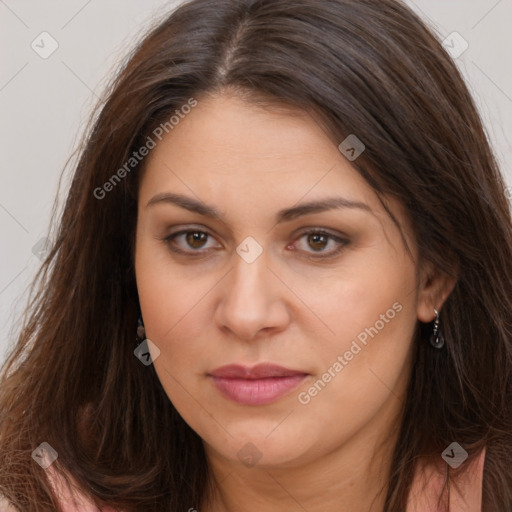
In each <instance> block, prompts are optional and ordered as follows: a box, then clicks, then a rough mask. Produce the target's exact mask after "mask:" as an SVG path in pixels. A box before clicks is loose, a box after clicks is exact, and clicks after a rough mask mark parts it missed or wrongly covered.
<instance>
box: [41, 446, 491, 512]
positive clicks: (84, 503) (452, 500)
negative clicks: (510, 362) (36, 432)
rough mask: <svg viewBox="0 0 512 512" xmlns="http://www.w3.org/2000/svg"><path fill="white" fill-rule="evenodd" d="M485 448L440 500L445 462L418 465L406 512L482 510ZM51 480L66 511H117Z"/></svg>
mask: <svg viewBox="0 0 512 512" xmlns="http://www.w3.org/2000/svg"><path fill="white" fill-rule="evenodd" d="M484 461H485V449H484V450H482V453H481V454H480V455H479V456H478V458H477V459H475V461H474V462H473V463H472V464H471V466H469V467H468V468H467V470H466V472H465V473H464V475H463V476H462V477H461V482H460V493H459V492H457V490H456V489H455V488H453V486H451V488H450V492H449V496H448V493H446V492H445V493H444V494H443V498H442V499H441V501H440V503H438V500H439V496H441V489H442V488H443V483H444V479H445V472H446V464H445V463H444V462H443V461H442V460H441V461H440V463H439V464H438V465H437V466H435V467H434V466H428V467H425V466H424V465H418V466H417V467H416V470H415V473H414V479H413V483H412V488H411V491H410V494H409V499H408V501H407V509H406V511H405V512H448V511H449V512H482V479H483V471H484ZM46 471H47V472H48V475H49V481H50V484H51V485H52V487H53V489H54V491H55V493H56V495H57V496H60V500H61V507H62V510H63V512H115V510H114V509H113V508H112V507H104V508H103V509H102V510H99V509H98V508H97V507H95V506H94V505H93V504H91V503H90V502H89V501H88V500H86V499H85V498H84V497H83V495H82V494H76V495H75V498H74V499H73V496H72V493H71V492H70V490H69V488H65V487H64V486H65V483H63V482H62V480H61V477H59V476H58V475H57V473H56V472H55V471H54V470H53V468H52V467H51V466H50V467H48V468H47V469H46Z"/></svg>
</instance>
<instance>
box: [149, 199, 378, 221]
mask: <svg viewBox="0 0 512 512" xmlns="http://www.w3.org/2000/svg"><path fill="white" fill-rule="evenodd" d="M162 203H164V204H165V203H168V204H174V205H176V206H180V207H181V208H184V209H186V210H189V211H191V212H195V213H198V214H199V215H203V216H205V217H211V218H214V219H217V220H219V221H222V220H223V215H222V213H221V212H220V211H219V210H218V209H217V208H215V207H214V206H210V205H207V204H205V203H203V202H202V201H198V200H197V199H194V198H192V197H188V196H185V195H182V194H173V193H171V192H163V193H161V194H157V195H156V196H153V197H152V198H151V199H150V200H149V201H148V203H147V204H146V208H148V207H149V206H153V205H155V204H162ZM342 208H357V209H360V210H363V211H367V212H369V213H373V212H372V209H371V208H370V207H369V206H368V205H367V204H366V203H362V202H360V201H353V200H351V199H346V198H344V197H329V198H326V199H320V200H316V201H310V202H308V203H302V204H300V205H298V206H293V207H291V208H285V209H283V210H279V211H278V212H277V215H276V223H277V224H280V223H282V222H289V221H291V220H294V219H296V218H298V217H301V216H303V215H310V214H314V213H321V212H324V211H328V210H339V209H342Z"/></svg>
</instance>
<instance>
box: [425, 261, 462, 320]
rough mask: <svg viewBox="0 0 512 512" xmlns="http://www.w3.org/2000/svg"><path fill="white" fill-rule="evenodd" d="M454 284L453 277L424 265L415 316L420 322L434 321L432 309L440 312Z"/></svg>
mask: <svg viewBox="0 0 512 512" xmlns="http://www.w3.org/2000/svg"><path fill="white" fill-rule="evenodd" d="M456 282H457V278H456V277H455V276H450V275H448V274H446V273H445V272H443V271H441V270H439V269H438V268H437V267H435V266H434V265H433V264H432V263H426V264H425V265H424V267H423V268H422V270H421V272H420V283H419V290H418V304H417V315H418V320H419V321H420V322H424V323H427V322H432V321H433V320H434V318H435V317H436V314H435V312H434V308H435V309H437V311H441V309H442V307H443V304H444V303H445V301H446V299H447V298H448V297H449V296H450V293H452V291H453V288H454V287H455V284H456Z"/></svg>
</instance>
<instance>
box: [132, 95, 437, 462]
mask: <svg viewBox="0 0 512 512" xmlns="http://www.w3.org/2000/svg"><path fill="white" fill-rule="evenodd" d="M355 135H356V136H357V134H355ZM340 142H341V141H340ZM364 143H365V144H367V145H370V144H371V141H364ZM148 158H149V160H148V162H147V164H148V165H147V168H146V171H145V174H144V176H143V179H142V181H141V186H140V191H139V205H138V222H137V238H136V255H135V259H136V276H137V286H138V293H139V299H140V304H141V309H142V316H143V319H144V324H145V327H146V335H147V337H148V339H149V340H151V342H152V343H153V344H154V345H156V347H158V350H159V355H158V356H157V357H155V359H154V366H155V370H156V372H157V374H158V377H159V379H160V381H161V383H162V385H163V388H164V389H165V391H166V393H167V395H168V397H169V399H170V400H171V401H172V403H173V404H174V406H175V407H176V409H177V410H178V411H179V413H180V414H181V415H182V417H183V418H184V419H185V421H186V422H187V423H188V424H189V425H190V426H191V427H192V428H193V429H194V430H195V431H196V432H197V433H198V434H199V435H200V436H201V438H202V439H203V440H204V441H205V448H206V450H207V453H208V454H209V455H211V456H217V457H221V458H223V460H228V461H231V462H238V463H240V464H242V463H243V464H245V465H246V466H250V465H252V464H255V463H257V464H259V465H263V466H265V465H269V466H276V465H281V466H282V467H285V466H288V467H291V466H293V465H299V464H303V463H304V462H307V461H312V460H315V459H317V458H318V457H322V456H325V455H327V454H329V453H331V452H332V451H333V450H336V449H338V448H339V447H341V446H343V445H344V444H345V443H347V442H348V441H349V440H350V439H352V438H353V437H354V435H355V434H356V433H357V434H362V433H364V432H366V433H367V435H368V436H372V439H373V441H372V442H377V440H378V438H379V436H382V437H383V438H384V436H385V434H386V435H387V431H386V429H389V428H391V426H390V425H391V421H392V420H393V418H396V417H397V415H398V414H399V411H400V408H401V407H402V404H403V396H404V392H405V388H406V385H407V380H408V377H409V374H410V361H411V354H412V339H413V335H414V332H415V328H416V325H417V320H418V318H419V319H421V320H423V321H429V320H431V319H432V317H433V315H434V313H433V309H432V303H431V302H430V299H431V297H430V296H429V290H428V289H427V288H425V287H423V286H422V285H420V282H419V278H418V276H419V275H420V274H419V273H418V269H417V267H416V265H415V263H414V261H413V260H412V259H411V254H410V253H408V252H407V250H406V248H405V245H404V241H403V239H402V237H401V234H400V231H399V230H398V228H397V226H396V225H395V224H394V223H393V221H392V220H391V218H390V217H389V215H388V213H386V211H385V209H384V208H383V205H382V204H381V202H380V201H379V199H378V198H377V196H376V195H375V193H374V192H373V190H372V189H371V187H370V186H369V185H368V184H367V183H366V182H365V181H364V180H363V179H362V178H361V177H360V175H359V174H358V173H357V172H356V171H355V170H354V168H353V167H352V166H351V163H350V161H349V160H348V159H347V158H346V157H345V156H344V155H343V154H342V153H341V152H340V150H339V149H338V148H337V146H336V145H335V144H333V143H332V141H331V140H330V139H329V138H328V137H327V136H326V134H325V133H324V132H323V131H322V129H320V127H319V126H318V125H317V124H316V123H315V122H314V121H313V119H312V118H311V117H308V116H306V115H301V114H300V113H299V112H296V113H295V115H289V114H285V113H283V111H277V110H276V111H274V112H270V111H268V110H262V109H259V108H258V107H255V106H251V105H249V104H247V103H244V102H243V101H242V100H240V99H237V98H234V97H230V96H216V97H213V98H209V99H205V100H201V101H199V103H198V105H197V106H196V107H195V108H193V109H192V110H191V112H190V113H189V114H187V115H186V116H184V117H183V118H182V119H180V121H179V123H178V124H176V125H175V126H174V128H173V129H172V131H169V133H168V134H167V135H166V136H165V137H164V138H163V139H162V141H161V142H160V143H159V144H158V145H157V147H156V148H154V149H152V151H151V153H150V155H149V157H148ZM328 201H330V202H331V205H330V206H329V205H327V206H322V207H319V206H315V204H317V203H323V202H328ZM334 204H336V206H333V205H334ZM388 207H389V208H390V209H391V211H392V212H393V213H394V215H395V216H396V217H397V219H398V220H399V221H400V223H401V224H402V229H403V231H404V234H405V237H406V240H407V241H408V244H409V247H410V248H411V250H412V256H413V257H414V258H415V256H416V250H415V243H414V240H413V237H412V236H411V230H410V227H409V226H408V222H407V219H406V217H405V215H404V212H403V210H402V208H401V207H400V206H399V205H398V204H396V203H395V202H393V201H388ZM213 211H215V212H216V215H215V216H214V215H213V214H212V212H213ZM311 230H313V231H319V232H320V233H319V234H315V233H314V232H313V234H307V232H308V231H311ZM153 354H154V355H155V356H156V355H157V354H158V352H157V351H153ZM141 364H142V363H141ZM231 365H236V366H237V367H235V368H223V367H226V366H231ZM256 365H261V366H259V368H256V369H254V367H255V366H256ZM265 365H267V366H265ZM268 365H272V366H268ZM278 367H280V368H278ZM283 368H284V369H283ZM372 433H373V434H372Z"/></svg>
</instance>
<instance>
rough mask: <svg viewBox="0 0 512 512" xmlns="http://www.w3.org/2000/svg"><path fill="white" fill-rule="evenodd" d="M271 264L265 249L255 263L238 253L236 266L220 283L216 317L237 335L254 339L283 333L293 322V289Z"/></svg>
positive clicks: (245, 338) (234, 259)
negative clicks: (290, 296) (288, 300)
mask: <svg viewBox="0 0 512 512" xmlns="http://www.w3.org/2000/svg"><path fill="white" fill-rule="evenodd" d="M268 263H269V262H268V259H267V257H266V253H265V251H264V252H263V253H262V254H261V255H260V256H259V257H258V258H257V259H256V260H255V261H253V262H252V263H248V262H247V261H245V260H244V259H243V258H241V257H240V256H239V255H238V254H237V253H236V252H235V253H234V255H233V268H232V269H231V271H230V272H229V273H228V275H227V276H226V277H225V279H223V280H222V281H221V283H219V285H220V287H219V288H218V290H219V293H220V298H219V301H218V303H217V306H216V310H215V314H214V320H215V322H216V324H217V325H218V327H219V328H220V329H221V330H223V331H229V332H230V333H231V335H232V336H233V337H236V338H238V339H243V340H246V341H249V340H253V339H255V338H257V337H258V336H259V335H262V334H264V335H265V336H268V335H271V334H272V333H273V332H274V331H275V332H279V331H281V330H283V329H285V328H286V326H287V325H288V324H289V322H290V314H289V310H288V307H287V303H286V295H287V293H288V294H290V291H289V290H288V288H287V287H286V286H285V285H284V284H283V283H282V282H281V281H280V279H279V278H278V276H277V275H276V274H277V272H276V271H275V270H274V269H272V270H271V268H270V267H269V264H268Z"/></svg>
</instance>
